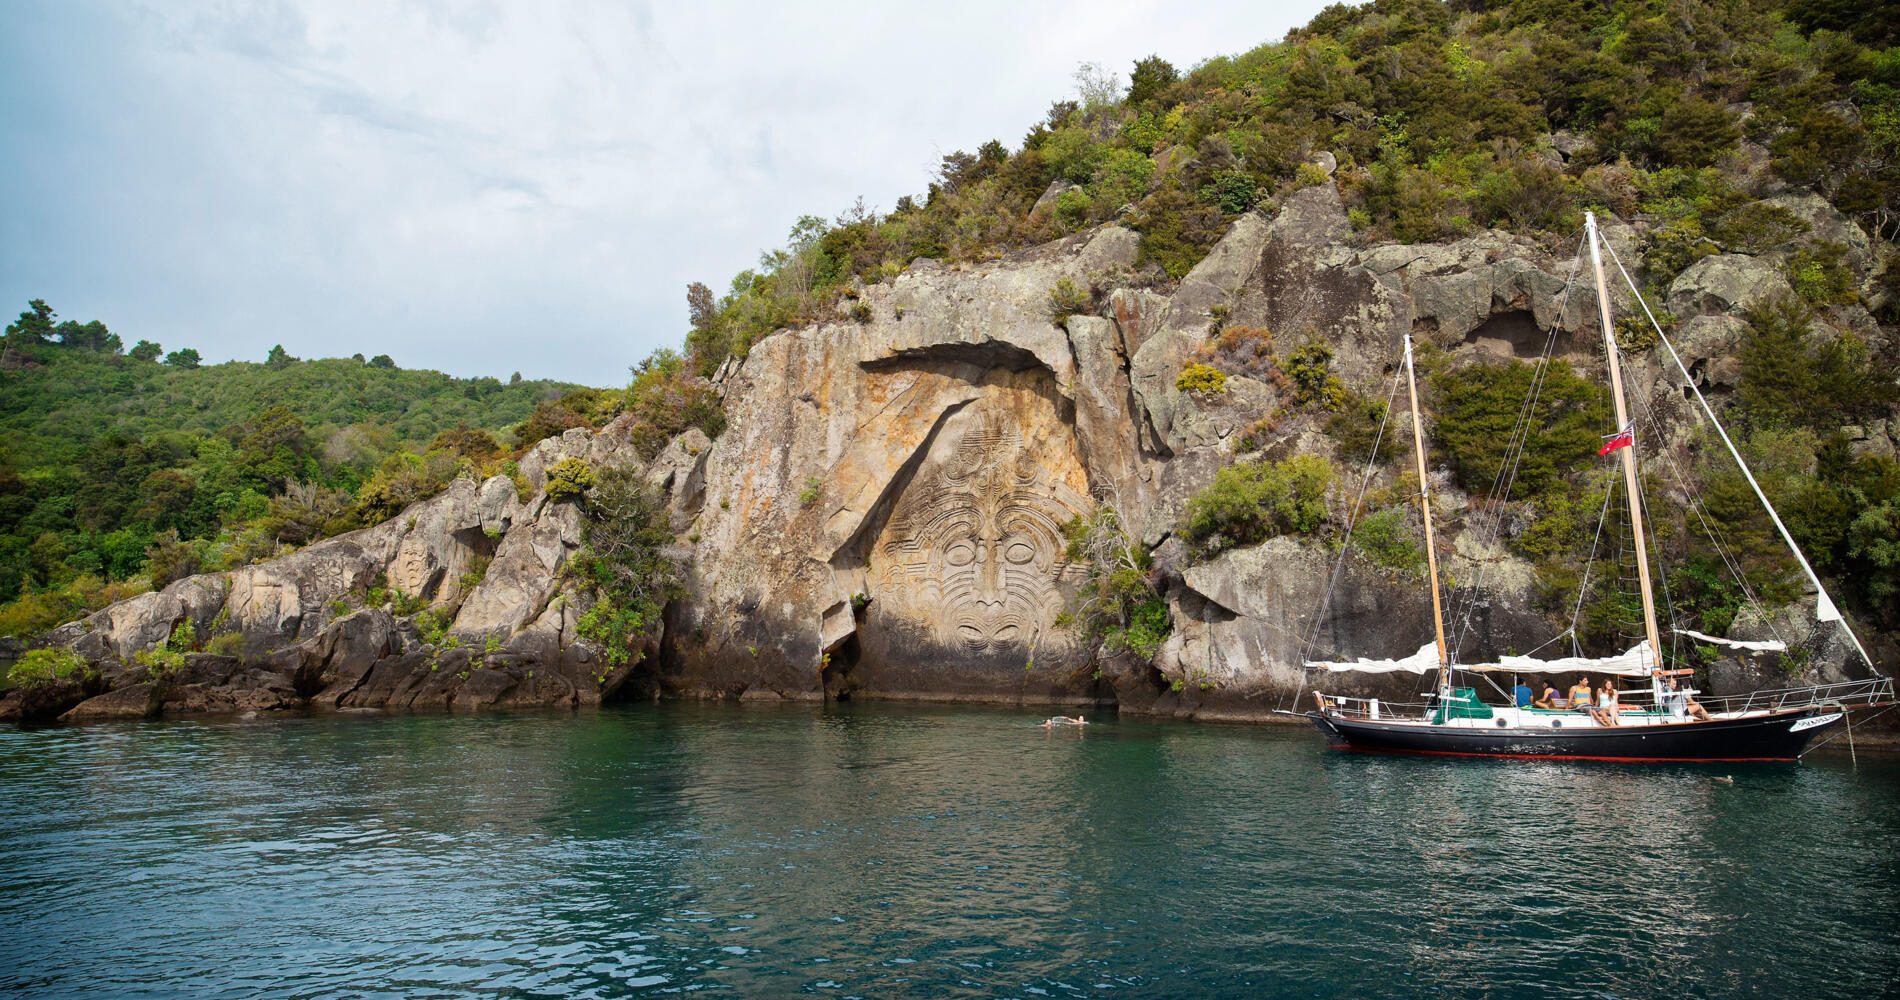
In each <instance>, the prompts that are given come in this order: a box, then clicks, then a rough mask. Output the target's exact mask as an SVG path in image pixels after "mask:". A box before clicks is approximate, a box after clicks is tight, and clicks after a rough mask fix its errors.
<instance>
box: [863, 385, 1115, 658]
mask: <svg viewBox="0 0 1900 1000" xmlns="http://www.w3.org/2000/svg"><path fill="white" fill-rule="evenodd" d="M959 418H960V419H959V420H958V421H957V423H959V424H961V425H962V433H961V434H960V435H946V436H945V439H944V440H943V441H941V442H940V444H939V445H938V447H937V448H935V449H933V451H934V452H935V454H933V455H932V456H931V459H930V460H929V461H928V462H926V463H925V465H924V466H923V467H922V468H920V469H919V470H918V473H917V477H916V478H915V479H914V480H912V482H911V483H910V485H909V486H908V487H907V488H906V489H905V490H904V493H903V496H902V497H901V498H900V499H899V500H898V503H897V506H896V508H895V509H894V510H893V511H892V513H891V519H890V521H889V523H888V525H887V526H886V528H885V531H884V535H883V538H882V539H881V540H880V541H879V544H878V546H877V548H876V549H875V551H874V554H873V556H872V560H871V579H872V584H873V586H874V588H875V589H874V592H873V596H874V597H876V598H877V602H878V603H877V607H878V617H879V619H880V622H879V623H880V624H881V625H883V626H884V627H885V628H887V629H889V630H890V631H892V632H894V633H897V634H898V635H900V636H903V637H905V638H908V639H911V640H913V641H919V640H920V641H924V642H927V643H932V644H934V645H936V646H938V648H948V649H953V650H959V651H962V652H964V653H967V654H973V655H984V654H1001V653H1012V654H1013V653H1017V652H1022V653H1027V652H1029V651H1030V650H1031V649H1032V648H1033V647H1034V646H1035V645H1037V644H1039V643H1046V642H1048V641H1049V640H1050V639H1051V638H1052V637H1051V636H1049V634H1048V633H1049V632H1050V631H1051V630H1052V629H1053V628H1054V626H1055V619H1056V615H1057V614H1058V613H1059V612H1060V611H1061V610H1062V605H1063V602H1064V600H1065V596H1064V593H1063V589H1062V586H1061V584H1062V582H1063V578H1064V576H1065V574H1066V573H1068V572H1069V570H1070V565H1071V564H1070V563H1068V562H1066V561H1065V560H1064V559H1063V558H1062V553H1063V547H1064V542H1063V537H1062V524H1063V522H1065V521H1067V520H1069V519H1070V518H1072V517H1074V516H1075V515H1076V514H1078V513H1080V512H1081V511H1082V510H1083V509H1084V508H1085V507H1086V506H1087V501H1086V500H1085V499H1084V498H1083V497H1082V496H1081V495H1080V493H1079V492H1078V491H1077V490H1076V489H1075V488H1074V487H1073V486H1071V485H1070V484H1069V482H1067V481H1066V480H1067V479H1069V478H1072V477H1069V476H1063V475H1061V474H1060V472H1059V471H1057V470H1052V469H1050V468H1048V467H1046V466H1045V465H1044V464H1043V463H1042V462H1041V461H1038V459H1039V458H1045V459H1049V460H1051V461H1058V462H1059V461H1061V460H1062V459H1065V458H1066V459H1067V460H1068V461H1067V464H1069V465H1071V466H1073V465H1074V459H1073V454H1072V452H1070V451H1069V450H1068V449H1066V448H1062V449H1058V450H1057V454H1055V455H1047V454H1044V455H1039V454H1038V452H1048V451H1050V450H1051V449H1050V447H1049V445H1051V444H1052V443H1054V442H1052V439H1055V440H1056V441H1064V442H1066V440H1067V439H1068V435H1067V434H1066V433H1061V432H1060V431H1057V432H1056V433H1051V434H1038V433H1037V431H1038V430H1040V428H1036V427H1030V428H1024V427H1023V426H1022V424H1021V423H1020V422H1019V421H1018V419H1017V416H1016V415H1015V414H1012V413H1010V412H1008V410H1007V409H1006V408H1004V407H998V406H994V405H991V406H985V407H982V408H981V409H979V410H978V411H977V412H973V413H966V414H960V415H959ZM961 418H967V419H961ZM1050 430H1052V431H1054V430H1055V428H1050ZM1064 430H1066V429H1064ZM1035 439H1040V440H1035ZM1075 475H1076V476H1079V469H1078V470H1076V473H1075Z"/></svg>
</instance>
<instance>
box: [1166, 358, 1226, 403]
mask: <svg viewBox="0 0 1900 1000" xmlns="http://www.w3.org/2000/svg"><path fill="white" fill-rule="evenodd" d="M1174 387H1175V388H1176V389H1179V390H1180V391H1182V392H1191V393H1194V394H1195V395H1199V396H1212V395H1215V394H1218V393H1223V392H1226V391H1227V373H1226V372H1223V371H1221V370H1220V369H1219V368H1215V367H1213V366H1212V365H1204V364H1200V363H1199V362H1196V363H1194V364H1191V365H1188V366H1187V367H1186V368H1183V369H1181V374H1180V375H1179V376H1177V377H1176V378H1175V380H1174Z"/></svg>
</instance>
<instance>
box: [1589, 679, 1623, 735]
mask: <svg viewBox="0 0 1900 1000" xmlns="http://www.w3.org/2000/svg"><path fill="white" fill-rule="evenodd" d="M1618 711H1620V709H1619V708H1618V706H1617V704H1616V685H1615V684H1614V683H1612V682H1611V680H1610V679H1609V678H1608V677H1605V678H1603V686H1602V687H1599V688H1597V707H1596V711H1594V712H1591V713H1590V714H1591V715H1594V716H1596V717H1597V721H1598V722H1599V723H1602V724H1603V725H1606V726H1620V725H1622V724H1623V720H1622V719H1620V718H1619V717H1618V716H1617V712H1618Z"/></svg>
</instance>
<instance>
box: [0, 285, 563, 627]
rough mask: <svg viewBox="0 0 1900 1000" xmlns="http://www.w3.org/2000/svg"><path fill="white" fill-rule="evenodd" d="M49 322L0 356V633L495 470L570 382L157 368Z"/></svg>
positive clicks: (146, 349) (184, 363)
mask: <svg viewBox="0 0 1900 1000" xmlns="http://www.w3.org/2000/svg"><path fill="white" fill-rule="evenodd" d="M57 319H58V317H57V314H56V313H55V312H54V311H53V310H52V308H51V307H49V306H48V305H47V304H46V303H44V302H40V301H38V300H35V301H34V302H32V303H30V304H28V307H27V309H26V311H24V312H23V313H21V315H20V318H19V319H18V320H17V321H16V322H14V323H13V324H11V325H10V326H9V327H8V328H7V339H6V344H5V348H4V350H5V356H4V359H0V602H14V603H11V604H8V605H7V607H6V608H5V609H3V610H0V634H18V633H23V632H28V631H32V630H34V629H38V628H44V627H47V626H49V625H51V624H57V623H58V621H59V620H62V619H64V618H65V617H67V616H69V615H71V614H73V613H75V612H76V611H77V610H81V609H84V608H86V607H90V606H93V605H94V604H96V602H98V601H99V600H101V599H104V598H108V597H112V596H121V595H123V594H125V593H129V592H131V589H133V588H139V587H143V586H146V585H147V583H148V582H149V578H150V575H151V574H153V573H156V574H157V576H158V577H159V581H158V582H159V583H161V584H162V583H163V582H164V580H165V578H166V577H169V576H175V575H178V574H180V573H183V572H192V571H196V570H199V569H208V568H217V567H220V566H229V565H234V564H238V563H241V562H244V561H249V560H254V559H257V558H261V557H266V556H269V555H271V554H274V553H275V552H277V551H279V549H280V548H281V547H282V546H284V545H294V544H300V543H302V542H307V541H310V540H313V539H314V538H316V537H320V536H322V535H326V534H333V533H335V532H337V531H340V530H346V529H347V528H350V527H355V526H357V525H359V524H361V523H363V522H364V520H365V519H369V520H372V521H373V520H375V519H379V518H380V517H384V516H387V515H388V514H389V513H392V512H393V511H394V510H395V509H400V507H401V506H402V504H404V503H407V502H408V501H409V500H412V499H416V498H419V497H422V496H427V495H429V494H432V493H433V492H435V491H436V490H438V489H440V488H441V486H442V485H443V484H445V483H446V482H447V481H448V478H449V477H451V476H452V475H453V474H454V473H455V472H456V471H457V470H458V469H459V468H461V467H463V466H464V465H473V466H481V465H493V466H496V467H499V466H500V464H502V463H505V459H506V454H507V452H508V450H509V449H508V448H506V447H504V445H503V442H507V443H508V444H510V445H512V444H513V443H514V442H515V441H516V437H515V432H516V431H517V430H520V431H522V432H523V433H527V434H535V433H539V432H541V431H546V432H553V431H558V430H560V429H562V428H563V427H565V426H567V424H568V423H570V422H571V421H568V422H563V421H561V420H559V419H553V420H550V419H549V418H548V417H547V413H549V412H550V411H553V412H559V405H558V400H560V399H561V398H562V397H563V396H564V395H565V394H567V393H570V392H573V391H574V390H576V389H578V388H579V387H576V386H570V385H565V384H561V383H555V382H548V381H543V380H524V379H522V378H521V377H520V375H518V374H517V375H515V376H514V377H513V378H512V379H510V380H509V381H508V382H502V381H501V380H499V379H494V378H475V379H457V378H451V377H449V376H447V375H444V374H442V373H441V372H436V371H422V370H415V371H411V370H404V369H401V368H398V367H396V365H395V363H394V362H393V361H392V360H391V359H390V358H388V357H386V356H379V357H377V358H375V359H372V360H369V361H365V360H363V359H362V358H327V359H323V360H318V361H301V360H298V359H296V358H292V357H290V356H288V355H287V354H285V353H284V352H283V350H282V349H281V348H273V349H272V350H271V352H270V357H269V359H268V360H267V361H265V362H263V363H261V364H260V363H250V362H242V361H232V362H228V363H225V364H220V365H209V366H206V365H202V364H201V363H200V361H199V358H198V354H197V352H196V351H193V350H188V349H180V350H178V351H174V352H172V353H171V354H170V355H168V356H165V360H163V361H161V360H159V359H160V354H159V349H158V347H157V345H150V344H148V343H147V342H144V341H140V342H139V344H138V345H135V346H134V347H133V348H132V350H131V351H130V352H126V353H121V347H122V345H121V343H120V340H119V338H118V336H117V335H115V334H112V333H111V332H110V331H109V329H108V328H107V327H106V326H105V324H103V323H101V322H99V321H96V320H95V321H92V322H89V323H83V324H82V323H78V322H73V321H65V322H56V321H57ZM582 392H583V394H584V393H585V390H582ZM543 403H546V404H548V405H546V406H543V407H542V411H543V419H542V420H541V421H539V422H534V421H531V420H530V419H529V418H530V417H531V416H532V415H534V413H535V412H536V407H537V404H543ZM529 443H532V442H529ZM140 578H145V579H140ZM128 581H129V582H128ZM22 594H26V595H27V596H26V597H25V598H24V599H22Z"/></svg>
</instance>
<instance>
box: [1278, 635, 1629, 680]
mask: <svg viewBox="0 0 1900 1000" xmlns="http://www.w3.org/2000/svg"><path fill="white" fill-rule="evenodd" d="M1649 661H1650V656H1649V654H1648V653H1647V652H1646V651H1645V647H1644V645H1643V644H1641V643H1638V644H1637V645H1635V646H1632V647H1631V648H1630V649H1629V651H1628V652H1626V653H1623V654H1622V655H1620V656H1566V657H1562V658H1560V659H1555V660H1540V659H1538V658H1536V657H1534V656H1500V657H1498V662H1496V663H1456V664H1453V665H1452V669H1454V670H1467V671H1484V672H1492V673H1508V674H1574V673H1591V674H1617V675H1619V676H1623V677H1647V676H1648V675H1649ZM1306 665H1307V666H1309V667H1325V668H1326V669H1327V670H1332V671H1346V670H1357V671H1359V672H1361V673H1368V674H1391V673H1401V672H1403V673H1408V674H1429V673H1433V672H1435V671H1436V670H1437V669H1438V645H1437V644H1436V643H1426V644H1425V645H1423V646H1420V647H1419V648H1418V652H1416V653H1413V654H1412V655H1410V656H1407V657H1404V658H1403V659H1397V660H1367V659H1358V660H1349V661H1334V660H1308V661H1307V662H1306Z"/></svg>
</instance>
